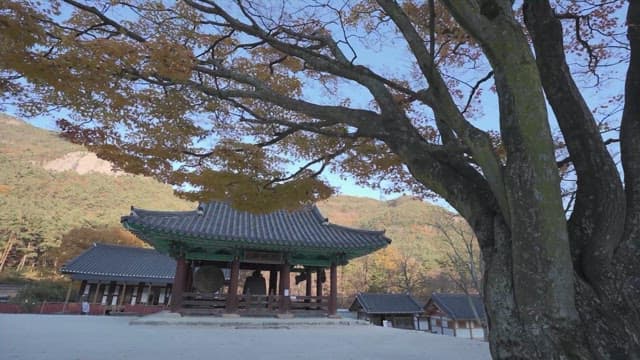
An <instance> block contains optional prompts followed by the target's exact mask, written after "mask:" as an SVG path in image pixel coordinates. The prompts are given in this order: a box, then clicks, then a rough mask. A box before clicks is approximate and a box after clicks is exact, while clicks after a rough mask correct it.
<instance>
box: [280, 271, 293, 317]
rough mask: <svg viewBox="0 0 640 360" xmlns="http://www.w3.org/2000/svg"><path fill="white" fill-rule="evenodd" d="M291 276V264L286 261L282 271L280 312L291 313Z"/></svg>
mask: <svg viewBox="0 0 640 360" xmlns="http://www.w3.org/2000/svg"><path fill="white" fill-rule="evenodd" d="M290 282H291V276H290V275H289V262H288V261H285V262H284V264H282V268H281V269H280V296H282V297H281V298H280V312H281V313H286V312H289V296H291V294H290V291H291V283H290Z"/></svg>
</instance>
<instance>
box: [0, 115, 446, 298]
mask: <svg viewBox="0 0 640 360" xmlns="http://www.w3.org/2000/svg"><path fill="white" fill-rule="evenodd" d="M0 169H2V170H1V171H0V256H1V255H2V250H4V249H5V248H7V246H6V245H7V241H8V240H9V239H11V238H13V240H12V241H14V245H13V248H12V251H11V253H10V254H9V255H10V256H8V259H7V264H6V266H5V272H7V271H14V272H15V270H16V269H18V268H20V270H21V271H22V272H26V273H29V274H31V275H33V274H34V273H36V274H38V275H39V276H52V275H54V274H55V270H56V269H57V268H59V266H60V265H61V263H62V262H64V261H66V260H68V259H69V258H70V257H73V256H75V255H77V254H78V253H79V252H81V251H82V250H83V249H84V248H86V247H88V246H90V244H91V243H92V242H94V241H100V242H114V243H123V244H129V245H139V246H143V243H142V242H140V241H139V240H137V239H135V238H134V237H132V236H130V234H128V233H127V232H125V231H124V230H122V229H121V228H120V224H119V220H120V216H122V215H124V214H127V213H128V212H129V208H130V206H131V205H136V206H139V207H144V208H153V209H167V210H168V209H173V210H188V209H192V208H193V207H194V206H195V205H194V204H193V203H189V202H187V201H184V200H181V199H179V198H177V197H175V196H174V195H173V192H172V189H171V187H169V186H167V185H164V184H160V183H158V182H156V181H154V180H152V179H150V178H145V177H141V176H132V175H127V174H123V173H115V172H113V171H111V169H110V166H109V164H108V163H106V162H104V161H102V160H99V159H97V158H96V157H95V155H93V154H90V153H88V152H86V151H85V150H84V149H83V148H82V147H80V146H77V145H73V144H70V143H68V142H66V141H64V140H62V139H60V138H59V137H58V136H57V135H56V134H55V133H53V132H49V131H46V130H42V129H39V128H36V127H33V126H31V125H29V124H27V123H25V122H23V121H21V120H18V119H15V118H12V117H8V116H6V115H0ZM318 206H319V208H320V209H321V211H322V213H323V214H324V215H325V216H326V217H328V218H329V220H330V221H331V222H332V223H336V224H341V225H346V226H351V227H357V228H364V229H376V230H381V229H384V230H386V235H387V236H388V237H390V238H391V239H393V243H392V244H391V246H389V247H388V248H387V249H385V250H382V251H378V252H377V253H375V254H372V255H370V256H367V257H364V258H360V259H357V260H355V261H353V262H352V263H351V264H349V265H348V266H346V267H344V268H343V269H342V272H341V274H340V275H341V282H342V283H341V290H342V291H343V293H344V294H353V293H355V292H358V291H383V292H388V291H395V292H398V291H399V292H411V293H414V294H416V295H417V296H419V297H425V296H426V294H427V293H428V292H429V291H431V290H434V289H442V288H451V287H452V286H453V285H452V283H451V282H450V281H449V280H448V279H447V277H446V276H445V275H444V274H443V273H442V266H441V263H442V261H445V260H446V251H447V247H446V246H445V244H444V243H443V241H442V234H441V233H439V232H438V231H437V230H436V229H435V228H434V227H433V225H434V224H438V223H442V222H443V221H446V219H447V218H448V217H449V216H450V214H449V213H447V212H446V211H445V210H444V209H442V208H440V207H438V206H434V205H430V204H428V203H426V202H423V201H420V200H416V199H412V198H410V197H401V198H398V199H395V200H390V201H378V200H374V199H369V198H358V197H350V196H335V197H332V198H331V199H329V200H327V201H324V202H322V203H319V204H318ZM12 235H15V236H12ZM61 244H62V245H63V246H60V245H61ZM0 260H1V258H0Z"/></svg>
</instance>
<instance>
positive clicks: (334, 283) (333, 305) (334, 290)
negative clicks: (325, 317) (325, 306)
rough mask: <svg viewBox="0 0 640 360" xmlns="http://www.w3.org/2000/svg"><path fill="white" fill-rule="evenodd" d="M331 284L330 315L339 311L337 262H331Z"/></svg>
mask: <svg viewBox="0 0 640 360" xmlns="http://www.w3.org/2000/svg"><path fill="white" fill-rule="evenodd" d="M330 273H331V274H330V279H329V281H330V284H329V316H335V315H336V314H337V313H338V267H337V265H336V263H331V271H330Z"/></svg>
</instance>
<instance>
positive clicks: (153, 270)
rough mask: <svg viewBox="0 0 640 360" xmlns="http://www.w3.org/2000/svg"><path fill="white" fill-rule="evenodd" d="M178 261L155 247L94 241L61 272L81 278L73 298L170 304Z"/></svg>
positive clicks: (107, 302)
mask: <svg viewBox="0 0 640 360" xmlns="http://www.w3.org/2000/svg"><path fill="white" fill-rule="evenodd" d="M175 270H176V261H175V260H174V259H172V258H171V257H169V256H167V255H164V254H161V253H159V252H157V251H155V250H153V249H144V248H135V247H129V246H119V245H105V244H93V246H92V247H91V248H89V249H87V250H85V251H84V252H83V253H82V254H80V255H78V256H77V257H76V258H74V259H72V260H70V261H69V262H68V263H67V264H65V265H64V266H63V267H62V269H61V272H62V273H63V274H67V275H69V276H70V277H71V280H72V281H75V282H80V287H79V292H78V293H76V294H70V295H71V296H70V298H69V300H70V301H71V302H82V301H83V300H85V299H86V300H87V301H88V302H89V303H90V304H99V305H111V306H114V307H117V306H123V305H138V304H144V305H168V304H169V302H170V299H171V287H172V284H173V279H174V276H175Z"/></svg>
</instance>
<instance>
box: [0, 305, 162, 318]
mask: <svg viewBox="0 0 640 360" xmlns="http://www.w3.org/2000/svg"><path fill="white" fill-rule="evenodd" d="M80 309H81V304H80V303H67V306H65V305H64V303H61V302H52V303H50V302H44V303H41V304H39V305H35V306H33V307H32V308H31V311H26V310H25V309H24V308H22V307H21V306H20V305H18V304H0V313H9V314H20V313H30V314H63V313H64V314H80ZM166 309H168V307H167V306H164V305H142V304H138V305H118V306H112V305H99V304H91V305H90V307H89V314H90V315H106V314H115V313H118V314H123V315H124V314H131V315H134V314H136V315H145V314H153V313H156V312H159V311H162V310H166Z"/></svg>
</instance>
